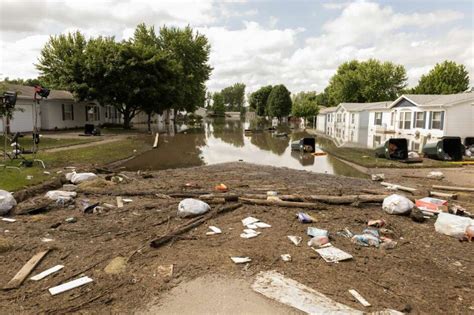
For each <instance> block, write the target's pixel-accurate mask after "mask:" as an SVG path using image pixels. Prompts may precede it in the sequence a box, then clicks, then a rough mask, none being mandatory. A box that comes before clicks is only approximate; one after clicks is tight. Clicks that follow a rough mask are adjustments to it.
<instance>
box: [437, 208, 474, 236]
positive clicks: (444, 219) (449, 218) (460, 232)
mask: <svg viewBox="0 0 474 315" xmlns="http://www.w3.org/2000/svg"><path fill="white" fill-rule="evenodd" d="M473 224H474V220H472V219H470V218H467V217H460V216H457V215H454V214H449V213H444V212H442V213H440V214H439V215H438V219H437V220H436V222H435V225H434V226H435V230H436V232H438V233H441V234H446V235H449V236H452V237H456V238H459V239H462V238H464V236H465V235H466V232H467V228H468V226H470V225H473Z"/></svg>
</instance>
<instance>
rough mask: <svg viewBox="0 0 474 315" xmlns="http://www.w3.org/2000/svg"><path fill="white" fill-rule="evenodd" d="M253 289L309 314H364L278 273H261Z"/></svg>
mask: <svg viewBox="0 0 474 315" xmlns="http://www.w3.org/2000/svg"><path fill="white" fill-rule="evenodd" d="M252 289H253V290H254V291H256V292H258V293H260V294H263V295H264V296H266V297H268V298H270V299H273V300H276V301H278V302H280V303H283V304H286V305H288V306H291V307H294V308H296V309H298V310H300V311H303V312H305V313H308V314H364V313H363V312H361V311H358V310H356V309H353V308H351V307H349V306H347V305H344V304H341V303H338V302H336V301H334V300H331V299H330V298H328V297H327V296H325V295H324V294H322V293H320V292H318V291H316V290H314V289H312V288H310V287H307V286H305V285H303V284H301V283H299V282H297V281H295V280H293V279H289V278H285V277H284V276H283V275H282V274H280V273H278V272H276V271H263V272H261V273H259V274H258V275H257V278H256V279H255V282H254V283H253V284H252Z"/></svg>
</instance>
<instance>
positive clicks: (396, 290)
mask: <svg viewBox="0 0 474 315" xmlns="http://www.w3.org/2000/svg"><path fill="white" fill-rule="evenodd" d="M125 174H126V175H127V176H128V177H129V178H130V180H129V181H127V182H126V183H120V184H107V185H105V187H102V188H99V189H98V191H99V192H100V193H98V194H87V195H86V194H84V193H79V194H78V197H77V198H76V202H75V207H71V208H59V209H53V210H51V211H49V212H45V213H41V214H36V215H14V216H12V217H14V218H15V219H17V221H16V222H14V223H8V222H3V221H0V233H1V234H0V237H1V240H3V242H5V241H6V242H8V243H10V244H11V247H10V248H6V249H4V250H5V251H4V252H2V253H0V266H2V272H1V273H0V283H1V284H2V286H3V285H4V284H6V283H7V282H8V281H9V280H10V279H11V278H12V277H13V276H14V275H15V274H16V272H17V271H18V270H19V269H20V268H21V267H22V266H23V265H24V264H25V263H26V262H27V261H28V260H29V259H30V258H31V257H32V256H33V255H34V254H36V253H37V252H39V251H41V250H44V249H46V248H50V249H52V250H51V251H50V252H49V253H48V255H47V256H46V257H45V258H44V259H43V260H42V261H41V262H40V264H39V265H38V266H37V267H36V268H35V270H34V271H33V272H32V274H31V275H34V274H37V273H38V272H40V271H43V270H45V269H48V268H50V267H53V266H55V265H57V264H62V265H64V266H65V267H64V269H63V270H61V271H60V272H57V273H56V274H54V275H52V276H49V277H47V278H45V279H43V280H40V281H37V282H34V281H30V280H26V281H25V282H24V283H23V284H22V285H21V286H20V287H19V288H18V289H13V290H9V291H0V313H1V314H12V313H27V314H33V313H35V314H36V313H67V312H82V313H131V312H134V311H138V310H140V311H146V309H147V308H148V307H149V304H150V302H152V301H159V299H160V296H161V295H162V294H163V292H164V291H165V290H168V289H169V288H171V287H174V286H176V285H177V284H179V283H180V282H182V281H187V280H190V279H194V278H196V277H199V276H202V275H206V274H216V275H219V274H223V275H226V276H229V277H234V278H243V279H247V280H248V279H251V278H253V277H254V276H255V275H256V274H257V273H258V272H260V271H263V270H277V271H279V272H281V273H283V274H284V275H286V276H287V277H289V278H293V279H295V280H297V281H299V282H301V283H303V284H305V285H308V286H309V287H312V288H314V289H316V290H318V291H320V292H322V293H324V294H326V295H327V296H329V297H330V298H332V299H334V300H336V301H338V302H341V303H344V304H347V305H350V306H352V307H354V308H357V309H361V310H364V308H363V307H362V306H361V305H360V304H359V303H358V302H356V301H355V300H354V298H353V297H352V296H351V295H350V294H349V293H348V289H356V290H357V291H358V292H359V293H360V294H361V295H362V296H364V297H365V298H366V299H367V300H368V301H369V302H370V303H371V304H372V307H371V308H370V310H371V311H375V310H382V309H386V308H391V309H396V310H399V311H404V312H409V311H411V312H413V313H429V314H469V313H471V314H472V312H474V285H473V284H474V268H473V267H472V266H473V256H472V252H473V244H472V243H468V242H460V241H458V240H456V239H454V238H451V237H449V236H445V235H441V234H438V233H436V232H435V230H434V226H433V224H434V220H429V221H427V222H425V223H415V222H413V221H412V220H411V219H410V218H409V217H405V216H395V215H388V214H386V213H384V212H383V211H382V210H381V205H380V204H370V205H362V206H359V207H356V206H350V205H341V206H338V205H327V206H326V207H325V208H326V209H325V210H305V209H298V208H285V207H276V206H261V205H258V206H257V205H243V206H242V207H241V208H239V209H237V210H234V211H232V212H228V213H225V214H222V215H219V216H217V217H216V218H214V219H211V220H209V221H208V222H206V223H204V224H202V225H200V226H198V227H197V228H195V229H193V230H191V231H189V232H187V233H185V234H183V235H182V236H180V237H176V238H175V239H173V240H172V241H171V242H169V243H167V244H166V245H164V246H162V247H160V248H157V249H155V248H151V247H150V246H149V243H150V240H152V239H155V238H157V237H159V236H162V235H165V234H167V233H168V232H170V231H171V230H173V229H174V228H175V227H177V226H179V225H182V224H183V223H185V222H186V221H188V220H190V219H180V218H177V217H176V216H175V215H176V210H177V205H178V203H179V201H180V200H181V198H172V199H164V198H163V196H161V197H157V196H154V195H153V194H150V195H143V196H136V195H135V196H127V192H128V193H129V194H133V193H136V192H143V193H145V192H151V193H155V192H156V193H159V194H170V193H176V192H189V191H199V192H203V191H209V192H214V186H215V185H217V184H219V183H225V184H226V185H227V186H228V187H229V188H230V191H229V192H236V193H266V191H267V190H276V191H278V192H280V193H284V194H290V193H291V194H302V195H310V194H320V195H322V194H328V195H347V194H356V193H359V192H361V191H363V190H366V189H372V190H378V191H381V192H383V191H384V189H383V187H381V186H380V185H379V184H378V183H376V182H372V181H370V180H364V179H355V178H348V177H340V176H332V175H325V174H315V173H310V172H306V171H295V170H290V169H286V168H273V167H265V166H257V165H251V164H246V163H228V164H220V165H212V166H203V167H197V168H189V169H174V170H165V171H158V172H153V173H150V174H152V175H153V178H146V179H145V178H143V176H142V175H138V174H136V173H125ZM394 176H395V175H394ZM395 179H396V180H397V182H396V183H397V184H402V185H405V186H411V187H415V188H418V189H419V190H420V191H419V193H417V194H416V195H417V196H426V192H427V191H428V189H429V188H430V185H432V184H455V183H453V182H449V181H447V180H442V181H436V180H426V179H417V178H401V177H394V178H392V180H395ZM386 180H387V181H390V180H391V179H390V177H388V178H387V179H386ZM402 180H403V182H401V181H402ZM186 183H191V184H196V185H198V186H200V187H196V188H185V187H183V186H184V185H185V184H186ZM89 188H90V187H89ZM89 190H90V189H89ZM108 194H110V195H108ZM111 194H114V195H111ZM117 194H119V195H121V196H122V197H124V198H127V197H129V198H130V199H132V200H133V202H131V203H125V205H124V207H123V208H113V209H110V210H108V211H106V210H105V209H104V210H103V211H102V212H100V213H89V214H85V213H82V211H81V209H82V201H83V200H84V199H89V201H88V202H89V203H93V202H100V203H101V204H103V203H110V204H113V205H115V204H116V199H115V198H116V196H115V195H117ZM456 203H458V204H460V205H464V206H465V207H467V208H470V210H471V212H474V207H473V204H474V197H473V196H472V194H468V193H461V194H459V199H458V200H457V201H456ZM230 204H232V203H230ZM219 207H221V205H213V207H212V208H213V211H215V209H217V208H219ZM300 210H303V211H306V212H308V213H310V214H311V215H312V216H313V217H315V218H316V219H317V220H318V222H317V223H312V224H302V223H300V222H298V221H297V219H296V217H295V213H297V212H298V211H300ZM71 216H74V217H76V218H77V222H75V223H66V222H65V219H66V218H68V217H71ZM247 216H253V217H256V218H258V219H260V220H262V221H264V222H266V223H269V224H271V225H272V227H271V228H268V229H262V230H261V231H262V234H260V235H259V236H258V237H256V238H252V239H243V238H241V237H240V236H239V235H240V234H241V233H242V230H243V226H242V223H241V220H242V219H243V218H245V217H247ZM380 218H383V219H385V220H386V221H387V222H388V228H389V229H390V230H392V231H393V232H394V236H393V237H394V239H395V240H396V241H397V242H398V244H397V246H396V247H395V248H394V249H392V250H382V249H377V248H374V247H359V246H356V245H355V244H352V243H351V242H350V239H348V238H344V237H343V236H339V235H337V234H336V232H337V231H339V230H342V229H344V228H346V227H347V228H348V229H349V230H351V231H352V232H354V233H360V232H362V230H363V229H364V228H365V227H366V222H367V220H369V219H380ZM168 219H169V220H168ZM57 223H61V225H59V226H57V227H55V228H52V226H54V225H55V224H56V225H57ZM209 225H214V226H217V227H219V228H221V229H222V234H219V235H212V236H207V235H206V232H207V231H208V226H209ZM308 226H314V227H318V228H323V229H327V230H329V232H330V233H331V234H332V236H333V239H332V240H331V243H332V244H333V245H334V246H336V247H338V248H340V249H342V250H344V251H346V252H348V253H350V254H352V255H353V256H354V259H352V260H350V261H344V262H340V263H338V264H331V263H327V262H325V261H324V260H323V259H322V258H320V257H319V255H318V254H317V253H316V252H315V251H313V250H312V249H311V248H310V247H308V246H307V245H306V242H307V240H308V239H309V237H308V236H306V229H307V227H308ZM7 231H8V232H7ZM287 235H297V236H301V237H303V242H302V244H300V246H295V245H294V244H293V243H291V242H290V241H289V240H288V238H287ZM43 238H51V239H53V241H51V242H43V241H42V239H43ZM282 254H290V255H291V256H292V261H291V262H283V261H282V260H281V258H280V255H282ZM118 256H120V257H124V258H125V259H126V260H127V263H126V268H125V271H123V272H122V273H119V274H108V273H106V272H105V271H104V268H105V267H106V266H107V264H108V263H109V262H110V260H112V259H113V258H115V257H118ZM231 256H248V257H250V258H251V259H252V262H250V263H249V264H248V265H236V264H234V263H233V262H232V261H231V260H230V257H231ZM170 264H172V265H173V266H174V268H173V275H172V276H171V277H167V276H164V275H163V274H162V273H161V272H160V267H159V266H167V265H170ZM81 275H86V276H89V277H91V278H92V279H93V280H94V282H93V283H90V284H87V285H85V286H83V287H81V288H77V289H74V290H71V291H68V292H65V293H62V294H60V295H57V296H51V295H50V293H49V292H48V291H47V289H48V288H50V287H52V286H55V285H58V284H61V283H64V282H65V281H69V280H73V279H76V278H78V277H80V276H81ZM215 298H216V299H219V297H218V296H216V297H215ZM206 302H208V303H212V301H202V303H206ZM365 310H367V309H365Z"/></svg>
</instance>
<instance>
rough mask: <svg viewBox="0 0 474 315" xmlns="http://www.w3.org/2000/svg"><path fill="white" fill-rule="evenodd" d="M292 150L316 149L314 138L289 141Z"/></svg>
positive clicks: (311, 150) (309, 151)
mask: <svg viewBox="0 0 474 315" xmlns="http://www.w3.org/2000/svg"><path fill="white" fill-rule="evenodd" d="M291 150H292V151H301V152H307V153H313V152H315V151H316V138H301V139H300V140H297V141H293V142H292V143H291Z"/></svg>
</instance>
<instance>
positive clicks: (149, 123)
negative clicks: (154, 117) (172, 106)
mask: <svg viewBox="0 0 474 315" xmlns="http://www.w3.org/2000/svg"><path fill="white" fill-rule="evenodd" d="M147 115H148V118H147V121H146V123H147V125H148V132H151V113H148V114H147Z"/></svg>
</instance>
